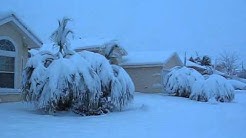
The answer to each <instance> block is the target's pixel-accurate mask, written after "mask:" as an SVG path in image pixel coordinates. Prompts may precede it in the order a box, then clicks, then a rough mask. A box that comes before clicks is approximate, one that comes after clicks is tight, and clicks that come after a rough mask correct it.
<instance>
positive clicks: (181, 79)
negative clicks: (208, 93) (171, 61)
mask: <svg viewBox="0 0 246 138" xmlns="http://www.w3.org/2000/svg"><path fill="white" fill-rule="evenodd" d="M162 79H163V81H162V83H163V87H164V92H165V93H167V94H169V95H174V96H181V97H189V96H190V93H191V86H192V84H193V83H194V82H195V81H197V80H200V79H204V77H203V76H202V75H201V74H200V73H199V72H197V71H196V70H194V69H191V68H187V67H174V68H173V69H172V70H171V72H169V73H168V74H166V75H164V76H162Z"/></svg>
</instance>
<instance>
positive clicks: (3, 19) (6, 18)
mask: <svg viewBox="0 0 246 138" xmlns="http://www.w3.org/2000/svg"><path fill="white" fill-rule="evenodd" d="M11 21H12V22H14V23H15V24H16V25H17V26H18V27H19V28H20V29H21V30H22V31H23V32H24V33H26V35H28V36H29V37H30V38H32V39H33V41H34V42H36V43H37V45H39V46H41V45H42V44H43V43H42V41H41V40H40V39H39V38H38V37H37V36H36V35H35V34H34V33H33V32H32V31H31V30H30V28H29V27H27V26H26V25H25V24H24V23H23V21H22V20H21V19H19V18H18V17H17V16H16V14H15V13H14V12H6V13H1V14H0V25H3V24H5V23H8V22H11Z"/></svg>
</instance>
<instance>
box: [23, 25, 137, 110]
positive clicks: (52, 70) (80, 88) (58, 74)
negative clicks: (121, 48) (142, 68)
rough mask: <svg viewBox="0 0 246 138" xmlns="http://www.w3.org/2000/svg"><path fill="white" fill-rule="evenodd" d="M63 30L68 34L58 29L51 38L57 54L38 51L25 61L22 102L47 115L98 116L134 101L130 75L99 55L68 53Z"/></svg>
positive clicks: (84, 52)
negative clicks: (59, 112) (76, 114)
mask: <svg viewBox="0 0 246 138" xmlns="http://www.w3.org/2000/svg"><path fill="white" fill-rule="evenodd" d="M62 24H65V26H66V23H61V22H59V25H62ZM63 27H64V26H63ZM62 30H63V31H67V29H66V28H60V26H59V27H58V30H57V31H55V32H56V33H54V34H53V35H52V36H53V37H54V38H53V40H54V41H55V44H56V45H57V46H58V47H60V49H59V52H58V53H57V54H52V53H50V52H39V53H37V54H36V55H33V56H32V57H31V58H30V59H29V60H28V62H27V65H26V68H25V70H24V72H23V83H22V84H23V87H22V95H23V98H24V100H25V101H28V102H32V103H34V105H35V106H36V108H37V109H39V110H42V111H45V112H48V113H54V112H55V111H64V110H72V111H74V112H75V113H78V114H81V115H99V114H103V113H107V112H110V111H115V110H122V108H123V107H125V106H126V105H127V104H128V103H129V102H130V101H131V100H132V99H133V92H134V85H133V83H132V80H131V78H130V77H129V75H128V74H127V73H126V72H125V71H124V70H123V69H122V68H120V67H116V66H113V67H112V66H111V65H110V64H109V61H108V60H107V59H106V58H105V57H104V56H102V55H100V54H96V53H92V52H88V51H83V52H81V53H76V52H74V51H72V50H70V49H69V46H68V43H67V40H66V36H67V35H66V34H64V32H62ZM67 32H69V31H67ZM57 41H58V42H57Z"/></svg>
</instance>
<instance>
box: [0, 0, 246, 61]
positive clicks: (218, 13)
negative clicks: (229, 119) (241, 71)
mask: <svg viewBox="0 0 246 138" xmlns="http://www.w3.org/2000/svg"><path fill="white" fill-rule="evenodd" d="M0 5H1V9H0V12H15V13H17V15H18V16H19V17H20V18H21V19H22V20H23V21H24V22H25V23H26V24H27V26H30V28H31V29H32V30H33V31H34V32H35V33H36V34H37V35H38V36H39V37H40V38H41V39H42V40H43V42H44V43H47V42H49V36H50V34H51V32H52V31H53V30H54V29H55V28H56V26H57V19H60V18H62V17H63V16H67V17H70V18H72V19H73V22H72V23H71V24H70V26H71V28H72V29H73V30H74V31H75V36H76V37H82V38H84V40H85V41H86V39H87V38H95V39H97V38H98V39H118V40H119V41H120V43H121V44H122V45H123V46H124V47H126V49H127V50H128V51H136V50H141V51H146V50H148V51H161V50H163V51H165V50H175V51H179V52H181V53H184V51H187V52H188V53H189V54H193V55H195V51H197V52H198V53H200V54H201V55H203V54H207V55H211V56H212V57H216V56H217V55H218V53H220V52H221V51H232V52H233V51H235V52H236V53H238V55H239V56H240V58H242V59H244V60H245V59H246V58H245V57H246V52H245V51H246V1H245V0H151V1H150V0H104V1H102V0H39V1H38V0H1V1H0ZM3 5H4V6H3ZM245 62H246V61H245Z"/></svg>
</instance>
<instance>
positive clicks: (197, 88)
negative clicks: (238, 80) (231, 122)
mask: <svg viewBox="0 0 246 138" xmlns="http://www.w3.org/2000/svg"><path fill="white" fill-rule="evenodd" d="M162 77H163V86H164V92H165V93H167V94H169V95H174V96H181V97H186V98H190V99H192V100H197V101H203V102H207V101H212V100H216V101H219V102H231V101H232V100H233V99H234V88H233V87H232V85H231V84H230V82H229V81H228V80H226V79H225V78H224V77H222V76H220V75H216V74H213V75H210V76H209V77H208V78H207V79H205V78H204V77H203V76H202V75H201V74H200V73H199V72H197V71H195V70H194V69H190V68H187V67H175V68H173V69H172V70H171V72H169V73H168V74H167V75H165V76H162Z"/></svg>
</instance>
